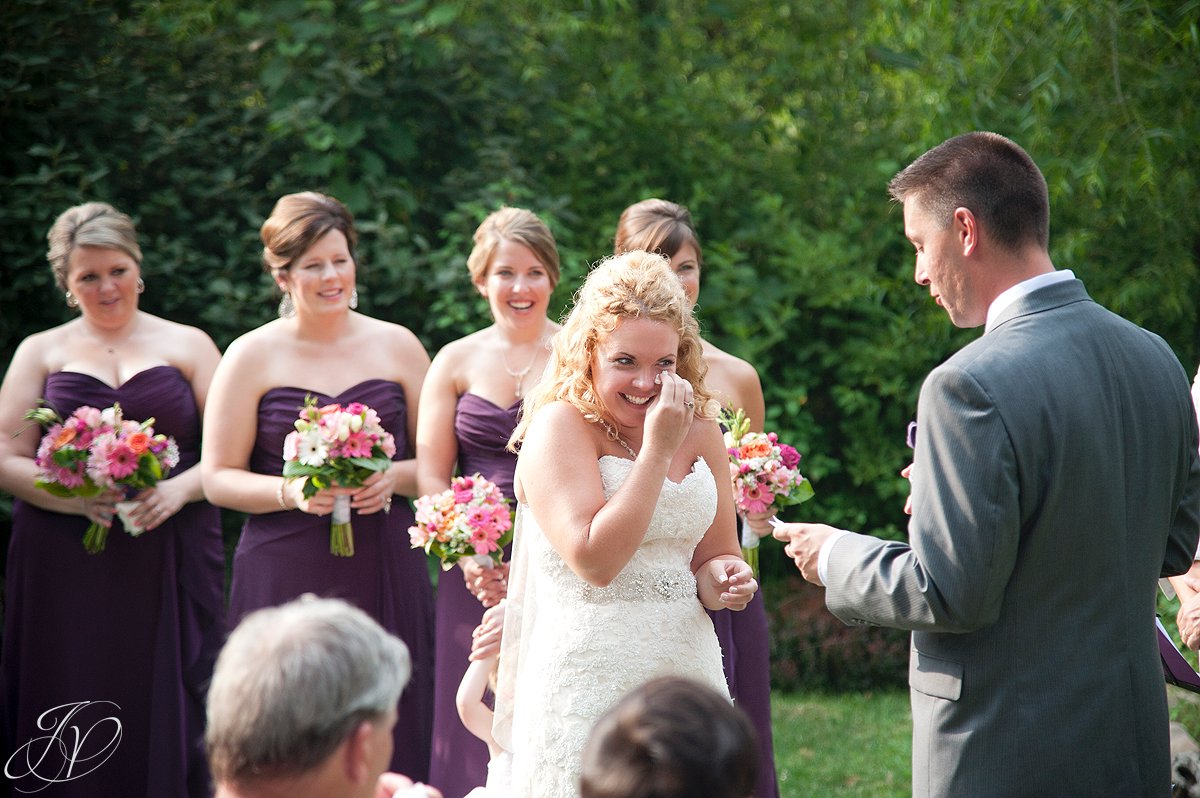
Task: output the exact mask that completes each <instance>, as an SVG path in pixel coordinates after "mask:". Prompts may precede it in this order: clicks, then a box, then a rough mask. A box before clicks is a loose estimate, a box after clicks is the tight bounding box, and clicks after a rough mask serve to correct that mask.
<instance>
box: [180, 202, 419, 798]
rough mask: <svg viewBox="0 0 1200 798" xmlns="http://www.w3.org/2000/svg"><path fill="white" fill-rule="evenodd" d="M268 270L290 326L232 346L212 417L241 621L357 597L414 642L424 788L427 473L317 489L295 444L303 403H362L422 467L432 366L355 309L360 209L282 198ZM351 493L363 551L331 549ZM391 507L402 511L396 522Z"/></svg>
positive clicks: (400, 750)
mask: <svg viewBox="0 0 1200 798" xmlns="http://www.w3.org/2000/svg"><path fill="white" fill-rule="evenodd" d="M261 237H262V242H263V262H264V265H265V267H266V269H267V271H268V273H269V274H270V275H271V278H272V279H273V280H274V281H275V284H276V285H277V286H278V287H279V289H280V291H282V292H283V300H282V301H281V302H280V304H279V318H278V319H276V320H274V321H270V322H268V323H266V324H264V325H263V326H261V327H258V328H257V329H254V330H251V331H250V332H248V333H246V334H245V335H243V336H241V337H240V338H238V339H237V340H236V341H234V342H233V343H232V344H231V345H230V346H229V349H228V350H227V353H226V356H225V357H224V359H222V361H221V365H220V368H218V369H217V372H216V375H215V376H214V377H213V387H212V396H211V400H210V401H209V403H208V408H207V410H206V412H205V417H204V426H205V441H204V458H203V473H204V489H205V492H206V493H207V494H208V496H209V498H210V499H211V500H212V501H213V502H215V503H216V504H219V505H221V506H222V507H229V508H232V509H234V510H239V511H241V512H244V513H248V514H249V517H248V518H247V519H246V523H245V526H244V527H243V528H242V534H241V539H240V540H239V541H238V546H237V551H236V552H235V554H234V559H233V583H232V586H231V590H230V607H229V612H230V620H231V621H232V622H236V621H237V620H239V619H240V618H242V617H243V616H244V615H246V614H247V613H248V612H250V611H251V610H255V609H258V608H260V607H267V606H274V605H278V604H282V603H284V602H286V601H289V600H291V599H293V598H296V597H297V596H299V595H301V594H303V593H316V594H317V595H320V596H323V597H337V598H342V599H345V600H347V601H349V602H351V603H353V604H355V605H357V606H358V607H359V608H361V609H362V610H364V611H365V612H367V613H368V614H369V615H371V616H372V617H373V618H375V620H377V621H378V622H379V623H380V625H382V626H383V627H384V628H385V629H387V630H388V631H389V632H391V633H392V634H394V635H396V636H397V637H399V638H400V639H402V640H403V641H404V642H405V643H406V644H407V645H408V649H409V652H410V653H411V654H412V660H413V678H412V681H411V682H410V685H409V687H408V689H406V690H405V692H404V694H403V696H402V697H401V700H400V705H399V708H398V712H399V721H398V722H397V724H396V727H395V732H394V735H393V736H394V740H395V746H394V752H393V754H392V761H391V769H392V770H396V771H399V772H401V773H404V774H405V775H407V776H410V777H412V778H413V779H416V780H420V781H423V780H425V779H426V777H427V774H428V768H429V732H430V720H431V714H432V702H431V700H430V699H431V695H432V687H433V670H432V667H433V665H432V655H433V651H432V648H433V595H432V587H431V585H430V582H429V574H428V571H427V570H426V567H425V556H424V554H422V553H421V552H420V551H419V550H415V549H412V548H410V547H409V543H408V532H407V530H408V527H409V525H410V524H411V523H412V521H413V515H412V511H411V509H410V507H409V505H408V502H406V501H404V500H400V501H397V502H395V504H394V505H393V503H392V502H393V496H394V495H395V494H397V493H399V494H403V495H413V494H414V493H415V492H416V463H415V461H414V460H412V459H397V460H395V461H394V462H393V464H392V467H391V468H390V469H388V470H387V471H384V472H380V473H377V474H373V475H372V476H371V477H370V478H369V479H367V480H366V483H365V484H364V485H363V487H361V488H353V489H347V488H334V489H326V490H322V491H319V492H318V493H317V494H315V495H314V496H312V497H311V498H307V499H306V498H305V497H304V495H303V494H302V492H301V482H300V481H299V480H285V479H283V478H282V477H281V476H280V475H281V473H282V469H283V441H284V437H285V436H286V435H287V434H288V432H290V431H291V430H292V429H293V422H294V421H295V420H296V416H297V413H298V411H299V410H300V408H301V407H302V406H303V404H304V400H305V397H307V396H310V395H311V396H314V397H315V398H316V399H317V401H318V403H319V404H327V403H330V402H337V403H341V404H346V403H348V402H361V403H363V404H366V405H368V406H370V407H372V408H374V409H375V410H376V411H377V412H378V413H379V416H380V418H381V420H382V422H383V426H384V427H385V428H386V429H387V430H388V431H389V432H391V433H392V434H393V435H394V436H395V437H396V449H397V454H396V457H397V458H405V457H411V453H409V454H406V453H407V452H409V450H410V446H409V442H410V441H411V440H412V438H413V433H414V432H415V430H416V421H417V413H416V398H417V397H418V396H419V395H420V392H421V382H422V380H423V379H424V377H425V370H426V369H427V368H428V366H429V357H428V355H426V353H425V349H424V348H423V347H422V346H421V343H420V341H418V340H417V337H416V336H415V335H413V334H412V333H411V332H410V331H409V330H407V329H405V328H404V327H401V326H399V325H397V324H389V323H387V322H383V321H379V320H378V319H373V318H370V317H368V316H364V315H362V314H360V313H356V312H355V311H354V308H355V306H356V305H357V304H358V291H357V288H356V287H355V286H356V283H355V276H356V270H357V262H356V260H355V256H354V250H355V245H356V244H357V233H356V231H355V228H354V221H353V219H352V218H351V216H350V212H349V211H348V210H347V209H346V208H345V206H343V205H342V204H341V203H340V202H338V201H337V200H336V199H333V198H332V197H327V196H325V195H323V194H317V193H315V192H305V193H301V194H289V195H287V196H285V197H283V198H281V199H280V200H279V201H278V202H277V203H276V204H275V209H274V210H273V211H272V213H271V216H270V218H269V219H267V220H266V222H264V223H263V226H262V230H261ZM338 494H349V495H350V496H351V523H352V524H353V527H354V546H355V552H354V555H353V556H351V557H337V556H334V555H332V554H331V553H330V550H329V528H330V518H329V515H330V511H331V510H332V508H333V502H334V497H335V496H336V495H338ZM389 510H390V512H389Z"/></svg>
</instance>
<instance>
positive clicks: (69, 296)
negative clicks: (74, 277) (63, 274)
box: [63, 291, 79, 308]
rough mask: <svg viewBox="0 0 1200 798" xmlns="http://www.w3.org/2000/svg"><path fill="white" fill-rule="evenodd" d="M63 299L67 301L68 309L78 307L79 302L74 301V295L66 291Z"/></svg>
mask: <svg viewBox="0 0 1200 798" xmlns="http://www.w3.org/2000/svg"><path fill="white" fill-rule="evenodd" d="M63 297H65V298H66V300H67V307H69V308H77V307H79V300H78V299H76V298H75V295H74V294H72V293H71V292H70V291H67V292H66V293H65V294H63Z"/></svg>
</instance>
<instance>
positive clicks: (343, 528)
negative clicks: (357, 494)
mask: <svg viewBox="0 0 1200 798" xmlns="http://www.w3.org/2000/svg"><path fill="white" fill-rule="evenodd" d="M330 521H331V523H330V525H329V553H330V554H332V555H334V556H335V557H353V556H354V529H353V527H351V526H350V497H349V496H346V495H344V494H343V495H341V496H336V497H334V500H333V513H332V515H331V516H330Z"/></svg>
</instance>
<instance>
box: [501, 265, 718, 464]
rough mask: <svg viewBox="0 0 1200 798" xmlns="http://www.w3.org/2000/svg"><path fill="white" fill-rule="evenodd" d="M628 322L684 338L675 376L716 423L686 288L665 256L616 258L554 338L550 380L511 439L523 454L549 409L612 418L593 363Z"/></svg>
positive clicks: (531, 397) (578, 299)
mask: <svg viewBox="0 0 1200 798" xmlns="http://www.w3.org/2000/svg"><path fill="white" fill-rule="evenodd" d="M623 319H650V320H652V321H660V322H663V323H665V324H667V325H668V326H670V327H671V329H673V330H675V332H676V333H678V335H679V353H678V357H677V361H676V366H675V371H676V373H677V374H678V375H679V376H680V377H682V378H683V379H685V380H687V381H688V382H690V383H691V384H692V388H693V391H694V394H695V400H696V416H697V417H699V418H708V419H712V418H716V415H717V402H716V401H715V400H714V399H713V397H712V393H711V392H710V391H709V390H708V389H707V388H706V387H705V385H704V377H705V375H706V374H707V373H708V366H706V365H705V363H704V356H703V349H702V343H701V341H700V326H699V325H698V324H697V323H696V318H695V317H694V316H693V315H692V311H691V308H690V306H689V305H688V301H687V296H686V295H685V294H684V292H683V285H682V284H681V283H680V282H679V278H678V277H676V276H675V272H673V271H671V267H670V266H669V265H668V264H667V260H666V258H664V257H663V256H662V255H653V254H651V253H649V252H644V251H642V250H640V249H639V250H634V251H632V252H626V253H625V254H623V255H613V256H610V257H607V258H605V259H604V260H602V261H600V262H599V263H598V264H596V266H595V267H594V268H593V269H592V271H591V272H590V273H589V274H588V276H587V280H586V281H584V284H583V287H582V288H580V289H579V291H578V292H576V294H575V306H574V308H572V310H571V313H570V315H569V316H567V319H566V321H565V322H563V326H562V329H561V330H559V332H558V334H557V335H555V336H554V338H553V339H551V341H552V343H551V350H550V362H549V363H548V364H547V366H546V373H545V375H544V376H543V377H542V380H541V381H540V382H539V383H538V384H537V387H535V388H534V389H533V390H532V391H530V392H529V393H528V394H526V395H525V401H524V403H523V404H522V406H521V421H520V423H519V424H518V425H517V428H516V430H514V431H513V434H512V438H510V439H509V448H510V449H514V450H515V448H516V446H517V444H519V443H520V441H521V440H522V439H523V438H524V437H525V431H526V430H527V429H528V428H529V422H530V421H531V420H532V419H533V416H534V414H535V413H536V412H537V410H538V409H539V408H540V407H542V406H543V405H547V404H549V403H551V402H555V401H563V402H568V403H570V404H572V405H574V406H575V407H576V408H578V409H579V411H580V412H581V413H583V416H584V418H587V419H589V420H604V419H607V418H609V414H608V412H607V408H606V407H605V406H604V402H603V400H602V399H601V398H600V397H599V396H598V395H597V394H596V392H595V390H594V382H593V377H592V364H593V362H594V360H595V354H596V348H597V346H598V345H599V344H600V342H601V341H603V340H604V339H605V338H607V337H608V336H609V335H610V334H612V332H613V330H615V329H616V328H617V325H618V324H620V323H621V321H622V320H623Z"/></svg>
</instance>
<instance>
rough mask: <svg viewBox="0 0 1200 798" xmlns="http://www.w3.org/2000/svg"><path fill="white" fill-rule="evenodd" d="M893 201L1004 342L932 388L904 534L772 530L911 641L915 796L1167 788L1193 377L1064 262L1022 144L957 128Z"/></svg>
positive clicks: (1195, 520) (944, 292)
mask: <svg viewBox="0 0 1200 798" xmlns="http://www.w3.org/2000/svg"><path fill="white" fill-rule="evenodd" d="M889 189H890V192H891V195H892V197H893V199H895V200H896V201H897V202H900V203H902V205H903V208H904V231H905V235H906V237H907V238H908V239H909V240H910V241H911V242H912V244H913V246H914V248H915V249H916V270H915V279H916V282H917V283H918V284H919V285H922V286H925V287H927V288H928V289H929V292H930V295H931V296H932V298H933V299H934V300H935V301H936V302H937V304H938V305H940V306H941V307H942V308H944V309H945V311H946V313H947V314H948V315H949V316H950V320H951V321H952V322H953V323H954V324H955V325H956V326H959V327H978V326H981V325H983V326H984V334H983V335H982V336H981V337H979V338H978V339H976V340H975V341H973V342H972V343H970V344H968V345H967V346H965V347H964V348H963V349H962V350H960V351H959V352H958V353H956V354H955V355H954V356H953V357H951V358H949V359H948V360H947V361H946V362H945V363H943V364H942V365H940V366H938V367H937V368H935V369H934V370H933V371H932V372H931V373H930V374H929V376H928V377H927V378H926V380H925V382H924V384H923V385H922V387H921V392H920V399H919V402H918V407H917V420H918V426H917V434H916V441H915V448H914V451H913V465H912V472H911V481H912V497H911V499H912V517H911V519H910V522H909V527H908V542H907V543H902V542H896V541H887V540H881V539H878V538H875V537H871V536H868V535H861V534H856V533H853V532H848V531H845V530H837V529H834V528H832V527H828V526H824V525H820V524H784V525H782V526H781V527H779V528H778V529H777V530H776V533H775V535H776V537H778V538H780V539H781V540H785V541H787V542H788V545H787V547H786V551H787V552H788V555H789V556H791V557H792V558H793V559H794V560H795V561H796V564H797V566H798V567H799V568H800V570H801V572H802V573H803V574H804V576H805V578H807V579H809V580H810V581H813V582H815V583H817V584H824V585H825V586H826V604H827V605H828V607H829V609H830V610H831V611H832V612H833V613H834V614H835V615H837V616H838V617H839V618H841V619H842V620H843V621H845V622H846V623H850V624H873V625H880V626H890V627H895V628H901V629H909V630H912V632H913V635H912V651H911V658H910V667H909V684H910V687H911V696H912V714H913V794H914V795H917V796H928V795H935V796H972V798H982V797H984V796H1012V795H1123V796H1124V795H1130V796H1132V795H1167V794H1168V793H1169V791H1170V773H1171V767H1170V755H1169V749H1168V726H1167V704H1166V690H1165V687H1164V680H1163V671H1162V667H1161V665H1160V661H1159V653H1158V648H1157V643H1156V633H1155V591H1156V589H1157V582H1158V579H1159V577H1160V576H1167V575H1174V574H1179V573H1182V572H1184V571H1186V570H1187V569H1188V568H1189V566H1190V565H1191V564H1192V558H1193V554H1194V552H1195V551H1196V541H1197V536H1198V533H1200V463H1198V460H1200V457H1198V454H1197V429H1196V416H1195V415H1194V413H1193V408H1192V403H1191V398H1190V396H1189V390H1188V388H1189V386H1188V379H1187V376H1186V375H1185V373H1184V370H1183V368H1182V366H1181V365H1180V363H1179V361H1178V360H1177V358H1176V357H1175V355H1174V354H1173V353H1172V351H1171V349H1170V348H1169V347H1168V346H1167V344H1166V343H1165V342H1164V341H1162V340H1161V339H1160V338H1159V337H1158V336H1155V335H1153V334H1151V333H1148V332H1146V331H1145V330H1142V329H1141V328H1139V327H1137V326H1135V325H1133V324H1132V323H1130V322H1128V321H1126V320H1124V319H1122V318H1120V317H1119V316H1117V315H1115V314H1113V313H1111V312H1109V311H1108V310H1106V309H1104V308H1103V307H1101V306H1100V305H1098V304H1097V303H1095V302H1094V301H1092V299H1091V298H1090V297H1089V296H1088V294H1087V292H1086V291H1085V289H1084V287H1083V283H1082V282H1080V281H1079V280H1077V279H1075V276H1074V275H1073V274H1072V273H1071V272H1069V271H1058V270H1056V269H1055V266H1054V264H1053V263H1052V262H1051V259H1050V254H1049V198H1048V192H1047V190H1046V183H1045V180H1044V178H1043V177H1042V174H1041V172H1040V171H1039V170H1038V168H1037V166H1036V165H1035V164H1034V162H1033V160H1032V159H1031V158H1030V157H1029V155H1028V154H1026V153H1025V151H1024V150H1022V149H1021V148H1020V147H1019V146H1017V145H1016V144H1015V143H1013V142H1012V141H1010V140H1008V139H1006V138H1004V137H1003V136H999V135H996V134H994V133H981V132H976V133H968V134H965V135H961V136H957V137H955V138H952V139H949V140H948V141H945V142H943V143H942V144H940V145H938V146H937V147H934V148H933V149H932V150H930V151H929V152H927V153H925V154H924V155H922V156H921V157H920V158H918V159H917V160H916V161H914V162H913V163H912V164H911V165H910V166H908V167H907V168H905V169H904V170H902V171H901V172H900V173H899V174H897V175H896V176H895V177H894V178H893V179H892V182H891V184H890V186H889Z"/></svg>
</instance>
